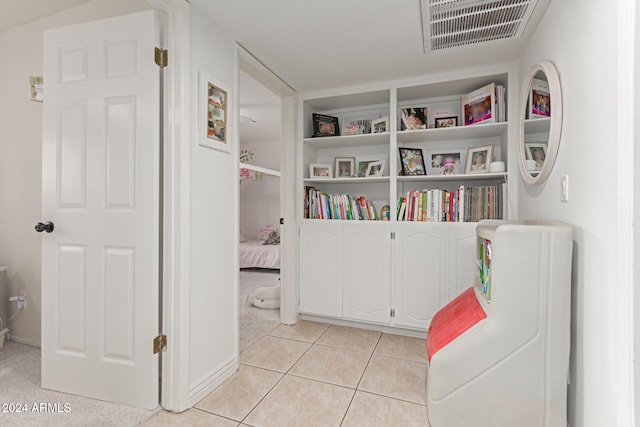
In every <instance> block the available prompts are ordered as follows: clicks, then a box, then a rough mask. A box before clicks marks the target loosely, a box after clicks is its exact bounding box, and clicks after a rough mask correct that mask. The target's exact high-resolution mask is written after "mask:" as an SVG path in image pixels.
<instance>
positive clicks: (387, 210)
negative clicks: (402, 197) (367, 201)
mask: <svg viewBox="0 0 640 427" xmlns="http://www.w3.org/2000/svg"><path fill="white" fill-rule="evenodd" d="M380 219H381V220H383V221H391V207H390V206H389V205H384V206H383V207H382V208H380Z"/></svg>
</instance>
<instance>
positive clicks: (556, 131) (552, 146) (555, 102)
mask: <svg viewBox="0 0 640 427" xmlns="http://www.w3.org/2000/svg"><path fill="white" fill-rule="evenodd" d="M539 71H542V72H544V73H545V75H546V76H547V82H548V83H549V94H550V97H551V120H550V123H549V141H548V144H547V153H546V156H545V159H544V165H543V166H542V169H541V170H540V173H539V174H537V175H536V176H533V175H531V172H530V171H528V170H527V164H526V162H525V159H526V153H525V145H524V143H525V140H524V122H525V112H526V111H527V108H528V97H529V88H530V87H531V81H532V80H533V78H534V77H535V75H536V74H537V73H538V72H539ZM520 101H521V102H520V116H519V118H518V141H517V144H518V157H519V158H518V163H519V165H520V175H522V179H523V180H524V182H526V183H527V184H542V183H543V182H544V181H545V180H546V179H547V178H548V177H549V175H551V170H552V169H553V165H554V164H555V162H556V156H557V155H558V149H559V148H560V136H561V134H562V88H561V87H560V77H559V76H558V71H557V70H556V67H555V66H554V65H553V63H551V62H550V61H543V62H541V63H539V64H536V65H534V66H533V67H532V68H531V70H530V71H529V74H528V75H527V78H526V79H525V80H524V84H523V85H522V93H521V95H520Z"/></svg>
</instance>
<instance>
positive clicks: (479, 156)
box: [465, 144, 493, 174]
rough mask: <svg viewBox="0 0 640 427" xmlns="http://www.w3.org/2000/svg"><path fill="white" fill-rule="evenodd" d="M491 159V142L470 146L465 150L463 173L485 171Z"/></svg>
mask: <svg viewBox="0 0 640 427" xmlns="http://www.w3.org/2000/svg"><path fill="white" fill-rule="evenodd" d="M492 161H493V144H491V145H483V146H481V147H471V148H469V151H468V152H467V167H466V169H465V173H469V174H475V173H487V172H489V164H490V163H491V162H492Z"/></svg>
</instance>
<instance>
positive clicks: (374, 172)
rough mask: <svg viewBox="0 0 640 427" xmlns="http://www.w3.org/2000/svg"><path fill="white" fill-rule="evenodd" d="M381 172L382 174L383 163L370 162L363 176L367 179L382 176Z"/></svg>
mask: <svg viewBox="0 0 640 427" xmlns="http://www.w3.org/2000/svg"><path fill="white" fill-rule="evenodd" d="M383 172H384V162H383V161H379V162H371V163H369V166H367V172H366V174H365V176H367V177H370V176H382V173H383Z"/></svg>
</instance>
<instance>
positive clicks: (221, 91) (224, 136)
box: [198, 70, 233, 153]
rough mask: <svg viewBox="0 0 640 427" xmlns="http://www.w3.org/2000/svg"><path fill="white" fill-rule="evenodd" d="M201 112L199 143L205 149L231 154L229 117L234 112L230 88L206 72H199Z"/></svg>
mask: <svg viewBox="0 0 640 427" xmlns="http://www.w3.org/2000/svg"><path fill="white" fill-rule="evenodd" d="M198 77H199V80H200V81H199V87H198V90H199V92H200V94H199V96H200V100H199V102H200V111H199V116H200V117H199V127H200V129H199V133H200V138H198V143H199V144H200V145H202V146H203V147H207V148H213V149H216V150H219V151H223V152H226V153H231V146H230V144H229V139H230V138H229V129H231V127H230V123H229V115H230V113H231V112H232V111H233V108H232V106H231V95H230V92H229V88H228V87H227V86H226V85H225V84H224V83H222V82H220V81H217V80H215V79H213V78H211V76H210V75H209V73H207V72H206V71H204V70H200V72H199V76H198Z"/></svg>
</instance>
